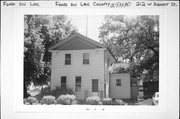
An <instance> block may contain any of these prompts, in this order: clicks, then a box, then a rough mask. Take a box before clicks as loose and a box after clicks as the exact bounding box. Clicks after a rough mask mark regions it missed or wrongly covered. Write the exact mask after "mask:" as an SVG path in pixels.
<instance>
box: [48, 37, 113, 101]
mask: <svg viewBox="0 0 180 119" xmlns="http://www.w3.org/2000/svg"><path fill="white" fill-rule="evenodd" d="M49 51H50V52H52V70H51V82H50V87H51V90H53V89H55V88H56V86H59V87H68V88H71V89H72V90H73V91H74V92H75V95H76V97H77V98H78V99H85V98H86V97H89V96H93V95H97V96H100V97H101V98H104V97H109V77H110V76H109V66H110V65H111V64H112V63H113V62H115V59H114V57H113V56H112V54H111V53H110V52H109V51H108V50H107V48H106V47H105V46H103V45H101V44H100V43H98V42H96V41H94V40H92V39H90V38H88V37H86V36H83V35H81V34H79V33H75V34H73V35H71V36H69V37H67V38H66V39H65V40H63V41H61V42H59V43H57V44H55V45H54V46H52V47H50V48H49Z"/></svg>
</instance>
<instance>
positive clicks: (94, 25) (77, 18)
mask: <svg viewBox="0 0 180 119" xmlns="http://www.w3.org/2000/svg"><path fill="white" fill-rule="evenodd" d="M67 17H68V18H69V19H71V23H72V24H73V25H74V26H75V27H76V28H77V29H78V32H79V33H80V34H82V35H85V36H86V27H87V37H89V38H91V39H93V40H95V41H98V42H99V40H100V39H99V38H98V36H99V30H98V28H99V27H100V26H101V25H102V22H103V20H104V16H100V15H96V16H95V15H94V16H90V15H88V16H87V15H70V16H67ZM86 21H88V24H87V25H86V23H87V22H86Z"/></svg>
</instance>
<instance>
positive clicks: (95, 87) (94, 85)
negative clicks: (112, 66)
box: [92, 79, 98, 92]
mask: <svg viewBox="0 0 180 119" xmlns="http://www.w3.org/2000/svg"><path fill="white" fill-rule="evenodd" d="M92 92H98V80H97V79H93V80H92Z"/></svg>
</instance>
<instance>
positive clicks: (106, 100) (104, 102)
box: [102, 98, 112, 105]
mask: <svg viewBox="0 0 180 119" xmlns="http://www.w3.org/2000/svg"><path fill="white" fill-rule="evenodd" d="M102 104H103V105H112V99H111V98H104V99H103V100H102Z"/></svg>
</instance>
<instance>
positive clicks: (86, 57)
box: [83, 53, 89, 64]
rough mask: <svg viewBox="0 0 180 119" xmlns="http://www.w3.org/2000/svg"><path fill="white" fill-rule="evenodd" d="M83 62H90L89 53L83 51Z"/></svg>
mask: <svg viewBox="0 0 180 119" xmlns="http://www.w3.org/2000/svg"><path fill="white" fill-rule="evenodd" d="M83 64H89V53H83Z"/></svg>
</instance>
